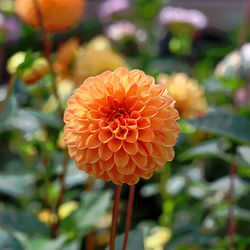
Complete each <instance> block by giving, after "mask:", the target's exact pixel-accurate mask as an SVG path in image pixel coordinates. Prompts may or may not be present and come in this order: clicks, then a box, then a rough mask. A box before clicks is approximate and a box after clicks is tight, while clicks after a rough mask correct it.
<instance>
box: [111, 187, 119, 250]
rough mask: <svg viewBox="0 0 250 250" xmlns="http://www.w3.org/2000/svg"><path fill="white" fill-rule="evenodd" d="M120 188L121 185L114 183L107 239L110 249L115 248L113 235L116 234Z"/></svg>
mask: <svg viewBox="0 0 250 250" xmlns="http://www.w3.org/2000/svg"><path fill="white" fill-rule="evenodd" d="M121 189H122V185H116V188H115V198H114V204H113V210H112V224H111V229H110V241H109V248H110V250H115V236H116V225H117V220H118V214H119V201H120V196H121Z"/></svg>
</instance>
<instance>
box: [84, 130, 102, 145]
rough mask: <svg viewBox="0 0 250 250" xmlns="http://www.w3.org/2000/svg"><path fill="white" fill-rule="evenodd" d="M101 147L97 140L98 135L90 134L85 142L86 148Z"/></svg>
mask: <svg viewBox="0 0 250 250" xmlns="http://www.w3.org/2000/svg"><path fill="white" fill-rule="evenodd" d="M100 145H101V142H100V140H99V138H98V134H97V133H96V134H91V135H90V136H89V137H88V139H87V140H86V146H87V147H88V148H97V147H99V146H100Z"/></svg>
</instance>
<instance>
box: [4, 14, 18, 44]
mask: <svg viewBox="0 0 250 250" xmlns="http://www.w3.org/2000/svg"><path fill="white" fill-rule="evenodd" d="M0 33H1V38H2V39H3V40H4V42H8V41H9V42H16V41H17V40H18V38H19V37H20V35H21V27H20V23H19V21H18V20H17V18H16V17H14V16H4V15H3V14H2V13H0Z"/></svg>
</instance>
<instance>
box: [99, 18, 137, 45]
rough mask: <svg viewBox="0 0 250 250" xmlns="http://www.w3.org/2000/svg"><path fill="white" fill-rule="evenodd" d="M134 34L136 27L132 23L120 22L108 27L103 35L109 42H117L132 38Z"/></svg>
mask: <svg viewBox="0 0 250 250" xmlns="http://www.w3.org/2000/svg"><path fill="white" fill-rule="evenodd" d="M135 32H136V26H135V25H134V24H133V23H131V22H129V21H126V20H122V21H118V22H115V23H112V24H111V25H109V26H108V28H107V29H106V30H105V32H104V33H105V34H106V36H107V37H108V38H110V39H111V40H114V41H119V40H122V39H123V38H125V37H129V36H134V35H135Z"/></svg>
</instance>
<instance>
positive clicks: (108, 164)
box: [64, 67, 180, 185]
mask: <svg viewBox="0 0 250 250" xmlns="http://www.w3.org/2000/svg"><path fill="white" fill-rule="evenodd" d="M166 92H167V91H166V90H165V88H164V87H162V86H160V85H156V84H155V82H154V78H153V77H151V76H148V75H146V74H145V73H144V72H142V71H140V70H132V71H129V70H128V69H127V68H124V67H122V68H118V69H116V70H115V71H114V72H110V71H106V72H104V73H102V74H101V75H98V76H96V77H89V78H88V79H86V80H85V82H84V83H83V84H82V85H81V86H80V87H79V88H78V89H76V90H75V92H74V94H73V96H72V97H71V98H70V99H69V100H68V107H67V109H66V110H65V114H64V121H65V123H66V125H65V128H64V140H65V142H66V144H67V146H68V150H69V154H70V157H71V158H72V159H73V160H74V161H75V164H76V166H77V167H78V168H79V169H81V170H84V171H86V172H87V173H88V174H89V175H91V176H93V177H95V178H99V179H102V180H105V181H112V182H114V183H115V184H117V185H120V184H122V183H127V184H129V185H133V184H136V183H137V182H138V181H139V179H140V177H142V178H144V179H149V178H150V177H151V176H152V175H153V172H154V171H159V170H160V169H161V168H162V167H163V166H164V164H165V163H166V162H167V161H172V160H173V158H174V150H173V146H174V145H175V144H176V138H177V136H178V133H179V130H180V128H179V125H178V124H177V122H176V120H177V119H179V114H178V111H177V110H176V109H175V108H174V103H175V101H174V100H173V99H172V98H171V97H170V96H168V95H167V93H166Z"/></svg>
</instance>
